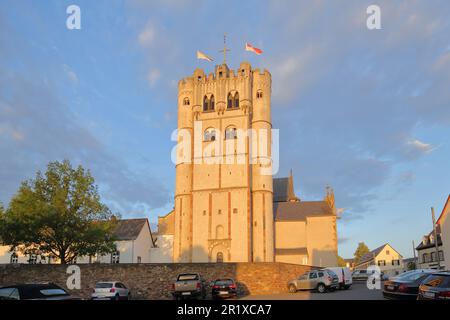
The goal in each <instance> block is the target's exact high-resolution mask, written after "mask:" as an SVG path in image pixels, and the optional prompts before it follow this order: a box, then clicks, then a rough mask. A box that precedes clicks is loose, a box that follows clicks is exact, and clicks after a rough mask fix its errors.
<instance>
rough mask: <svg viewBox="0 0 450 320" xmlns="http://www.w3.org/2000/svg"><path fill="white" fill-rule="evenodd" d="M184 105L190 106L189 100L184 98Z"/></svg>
mask: <svg viewBox="0 0 450 320" xmlns="http://www.w3.org/2000/svg"><path fill="white" fill-rule="evenodd" d="M183 105H184V106H188V105H190V102H189V98H184V100H183Z"/></svg>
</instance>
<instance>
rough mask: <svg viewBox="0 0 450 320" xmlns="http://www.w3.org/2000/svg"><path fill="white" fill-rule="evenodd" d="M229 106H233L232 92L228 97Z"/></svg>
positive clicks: (229, 107)
mask: <svg viewBox="0 0 450 320" xmlns="http://www.w3.org/2000/svg"><path fill="white" fill-rule="evenodd" d="M227 108H228V109H231V108H233V95H232V94H231V92H230V93H228V98H227Z"/></svg>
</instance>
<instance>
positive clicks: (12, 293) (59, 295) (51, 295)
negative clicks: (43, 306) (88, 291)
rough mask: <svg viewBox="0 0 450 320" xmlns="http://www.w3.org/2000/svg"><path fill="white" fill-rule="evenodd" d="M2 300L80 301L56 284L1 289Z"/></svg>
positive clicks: (14, 286)
mask: <svg viewBox="0 0 450 320" xmlns="http://www.w3.org/2000/svg"><path fill="white" fill-rule="evenodd" d="M0 300H80V298H77V297H74V296H71V295H70V294H69V293H68V292H67V291H66V290H64V289H63V288H61V287H59V286H57V285H56V284H54V283H33V284H18V285H12V286H5V287H1V288H0Z"/></svg>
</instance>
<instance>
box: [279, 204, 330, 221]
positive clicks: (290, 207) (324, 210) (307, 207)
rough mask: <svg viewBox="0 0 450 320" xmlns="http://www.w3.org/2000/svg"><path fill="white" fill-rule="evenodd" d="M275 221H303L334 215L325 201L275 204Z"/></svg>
mask: <svg viewBox="0 0 450 320" xmlns="http://www.w3.org/2000/svg"><path fill="white" fill-rule="evenodd" d="M273 215H274V219H275V221H305V220H306V217H322V216H332V215H335V214H334V211H333V209H332V208H331V207H330V206H329V204H328V203H327V202H326V201H299V202H275V203H274V204H273Z"/></svg>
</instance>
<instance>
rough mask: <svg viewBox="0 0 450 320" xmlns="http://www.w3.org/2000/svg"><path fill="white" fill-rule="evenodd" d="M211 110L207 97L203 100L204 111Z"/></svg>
mask: <svg viewBox="0 0 450 320" xmlns="http://www.w3.org/2000/svg"><path fill="white" fill-rule="evenodd" d="M208 110H209V99H208V97H207V96H204V98H203V111H208Z"/></svg>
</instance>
